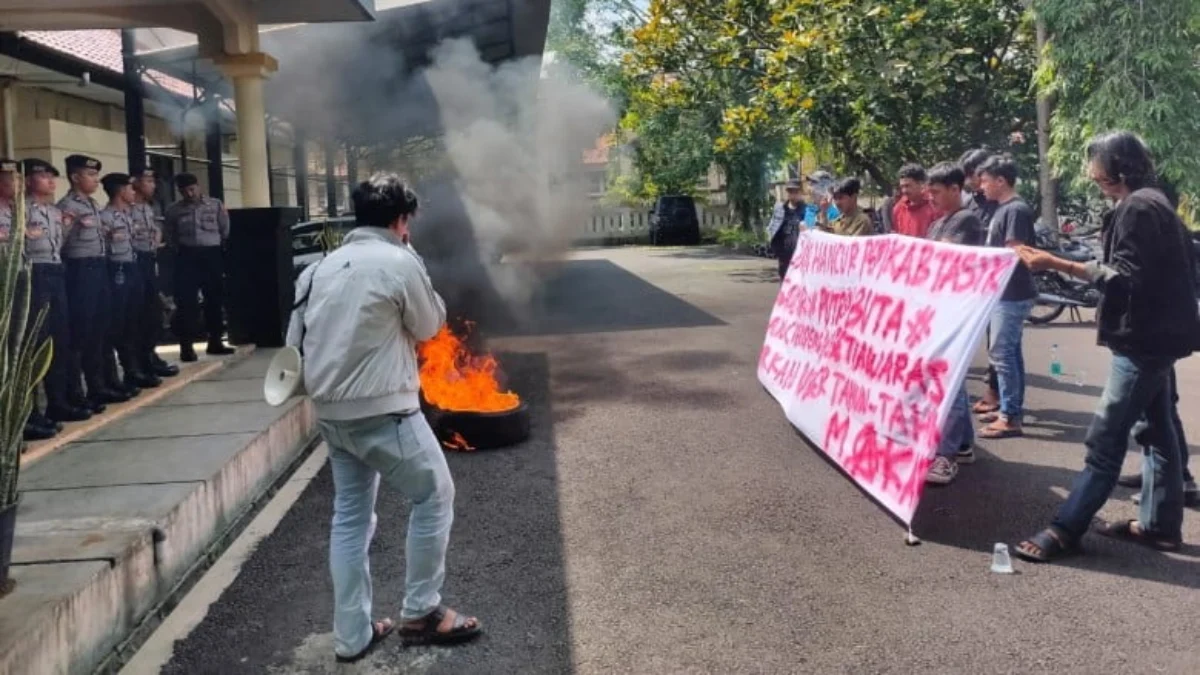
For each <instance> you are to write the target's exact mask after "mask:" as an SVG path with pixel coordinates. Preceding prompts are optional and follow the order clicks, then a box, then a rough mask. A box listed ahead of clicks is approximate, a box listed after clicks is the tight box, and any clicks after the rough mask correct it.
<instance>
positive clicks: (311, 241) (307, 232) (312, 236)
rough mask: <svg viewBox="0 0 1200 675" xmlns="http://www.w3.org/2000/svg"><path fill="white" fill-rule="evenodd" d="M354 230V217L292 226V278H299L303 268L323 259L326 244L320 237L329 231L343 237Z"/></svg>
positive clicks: (312, 221) (328, 219)
mask: <svg viewBox="0 0 1200 675" xmlns="http://www.w3.org/2000/svg"><path fill="white" fill-rule="evenodd" d="M353 229H354V216H347V217H342V218H326V219H324V220H309V221H305V222H303V223H296V224H295V225H293V226H292V278H293V279H295V278H297V277H299V276H300V273H301V272H303V271H304V268H305V267H308V266H309V265H311V264H313V263H315V262H317V261H318V260H320V259H321V258H324V257H325V249H326V243H325V242H323V241H322V235H323V234H324V233H325V232H326V231H330V232H332V233H334V234H335V235H339V234H340V235H344V234H346V233H347V232H349V231H350V230H353Z"/></svg>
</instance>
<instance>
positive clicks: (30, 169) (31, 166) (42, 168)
mask: <svg viewBox="0 0 1200 675" xmlns="http://www.w3.org/2000/svg"><path fill="white" fill-rule="evenodd" d="M21 164H23V165H24V167H25V171H24V173H25V175H26V176H32V175H33V174H35V173H48V174H50V175H51V176H58V175H59V174H58V168H57V167H55V166H54V165H53V164H51V163H50V162H47V161H46V160H44V159H38V158H36V157H30V158H27V159H23V160H21Z"/></svg>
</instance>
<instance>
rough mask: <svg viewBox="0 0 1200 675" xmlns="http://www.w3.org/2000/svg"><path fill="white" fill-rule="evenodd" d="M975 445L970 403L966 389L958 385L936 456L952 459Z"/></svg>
mask: <svg viewBox="0 0 1200 675" xmlns="http://www.w3.org/2000/svg"><path fill="white" fill-rule="evenodd" d="M973 445H975V423H974V422H973V421H972V420H971V401H970V399H968V398H967V387H966V385H965V383H964V384H962V385H959V387H958V392H957V393H956V394H955V395H954V399H953V401H952V402H951V404H950V416H949V417H947V418H946V424H945V426H943V427H942V442H941V443H939V444H938V450H937V454H938V455H940V456H942V457H949V458H950V459H954V456H955V455H957V454H958V452H959V451H960V450H965V449H966V448H969V447H971V446H973Z"/></svg>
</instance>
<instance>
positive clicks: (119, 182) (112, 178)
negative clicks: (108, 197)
mask: <svg viewBox="0 0 1200 675" xmlns="http://www.w3.org/2000/svg"><path fill="white" fill-rule="evenodd" d="M131 182H133V179H132V178H130V177H129V174H127V173H108V174H104V177H103V178H101V179H100V184H101V185H103V186H104V191H105V192H107V193H109V194H112V193H113V192H116V191H117V189H118V188H122V187H125V186H126V185H129V184H130V183H131Z"/></svg>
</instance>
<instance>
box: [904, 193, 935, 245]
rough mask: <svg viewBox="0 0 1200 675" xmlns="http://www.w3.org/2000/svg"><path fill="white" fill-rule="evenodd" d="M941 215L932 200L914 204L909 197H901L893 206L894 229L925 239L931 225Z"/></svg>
mask: <svg viewBox="0 0 1200 675" xmlns="http://www.w3.org/2000/svg"><path fill="white" fill-rule="evenodd" d="M941 215H942V214H941V213H940V212H939V211H938V210H937V209H936V208H934V206H933V202H931V201H926V202H924V203H923V204H921V205H920V206H914V205H913V203H912V202H910V201H909V200H908V197H901V198H900V200H899V201H897V202H896V205H895V206H893V207H892V231H894V232H895V233H896V234H905V235H908V236H910V237H919V238H921V239H924V238H925V236H926V235H927V234H929V226H930V225H932V224H933V221H935V220H937V219H938V218H940V217H941Z"/></svg>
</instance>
